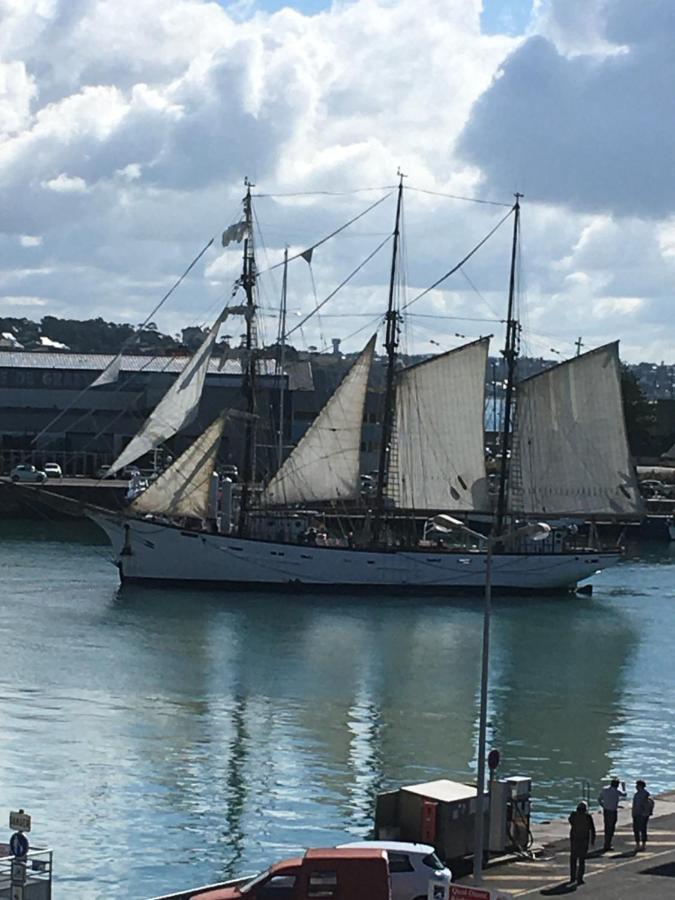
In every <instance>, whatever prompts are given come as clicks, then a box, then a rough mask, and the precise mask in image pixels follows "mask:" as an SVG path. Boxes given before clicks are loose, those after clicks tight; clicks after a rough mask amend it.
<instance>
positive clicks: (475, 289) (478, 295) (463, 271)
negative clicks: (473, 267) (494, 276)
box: [460, 268, 497, 316]
mask: <svg viewBox="0 0 675 900" xmlns="http://www.w3.org/2000/svg"><path fill="white" fill-rule="evenodd" d="M460 271H461V273H462V275H463V276H464V278H465V279H466V280H467V281H468V283H469V285H470V287H471V288H472V290H473V291H474V292H475V294H476V296H477V297H479V298H480V299H481V300H482V301H483V303H484V304H485V305H486V306H487V308H488V309H489V310H490V312H491V313H492V315H493V316H496V315H497V313H496V312H495V310H494V308H493V306H492V304H491V303H490V302H489V301H488V300H487V299H486V298H485V297H484V296H483V295H482V294H481V292H480V291H479V290H478V288H477V287H476V285H475V284H474V283H473V281H472V280H471V279H470V278H469V276H468V275H467V273H466V270H465V269H464V268H462V269H460Z"/></svg>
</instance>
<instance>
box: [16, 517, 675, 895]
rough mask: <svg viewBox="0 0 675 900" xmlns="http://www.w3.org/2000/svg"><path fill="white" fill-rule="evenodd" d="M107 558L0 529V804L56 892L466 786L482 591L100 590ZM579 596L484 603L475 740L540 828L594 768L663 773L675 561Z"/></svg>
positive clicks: (48, 537)
mask: <svg viewBox="0 0 675 900" xmlns="http://www.w3.org/2000/svg"><path fill="white" fill-rule="evenodd" d="M638 552H639V555H638ZM108 560H109V554H108V551H107V546H106V544H105V542H104V540H103V539H102V538H99V535H98V532H97V531H96V529H95V528H94V527H93V526H91V527H90V526H88V525H86V524H80V523H75V524H74V523H63V522H3V523H0V575H1V582H0V584H1V587H0V592H1V593H0V631H1V632H2V652H1V653H0V682H1V688H2V690H1V697H0V726H1V727H0V797H1V798H2V799H1V801H0V816H3V815H6V812H5V813H3V812H2V809H4V810H5V811H7V810H9V808H13V809H15V808H18V807H23V808H25V809H27V810H28V811H29V812H30V813H32V815H33V820H34V826H33V834H32V839H33V842H34V843H36V844H38V845H45V844H48V845H50V846H52V847H54V849H55V851H56V856H55V871H56V875H57V879H58V880H57V891H56V898H57V900H60V898H61V900H63V898H78V900H79V898H85V900H88V898H104V897H105V898H129V900H137V898H138V900H140V898H146V897H150V896H152V895H153V894H157V893H160V892H162V891H165V892H168V891H169V890H178V889H180V888H183V887H189V886H191V885H194V884H204V883H208V882H211V881H214V880H218V879H222V878H225V877H228V876H231V875H235V874H239V873H241V872H249V871H253V870H257V869H259V868H260V867H261V866H262V865H264V864H266V863H268V862H270V861H273V860H275V859H278V858H281V857H283V856H284V855H288V854H289V853H290V852H291V851H295V850H297V849H298V848H303V847H306V846H310V845H313V846H318V845H327V844H328V845H329V844H332V843H334V842H336V841H339V840H345V839H348V838H350V837H357V836H361V835H365V834H366V833H367V832H368V829H369V827H370V825H371V821H372V810H373V799H374V795H375V793H376V792H377V791H378V790H380V789H383V788H389V787H396V786H398V785H400V784H410V783H415V782H420V781H426V780H430V779H433V778H437V777H442V776H447V777H450V778H454V779H457V780H464V779H466V780H470V779H471V778H472V776H473V774H474V772H475V759H474V747H475V733H476V724H477V723H476V717H477V691H478V682H479V666H480V646H481V627H482V610H481V605H480V601H478V600H476V599H468V598H467V599H466V600H464V601H463V600H461V599H459V600H458V599H456V598H455V599H452V600H448V601H446V600H442V599H438V600H429V599H424V600H419V601H414V600H411V599H403V598H395V597H392V598H388V599H382V598H378V599H374V600H364V599H363V598H361V599H357V598H354V599H350V598H345V597H339V598H335V597H328V596H321V595H319V594H317V595H314V596H302V597H297V598H294V597H292V596H282V597H275V596H273V595H267V596H266V595H264V594H225V593H209V592H193V591H189V590H185V591H168V590H148V589H139V588H125V589H124V590H120V589H119V587H118V583H117V573H116V570H115V569H114V568H113V567H112V565H111V564H110V562H109V561H108ZM594 586H595V593H594V596H593V597H592V598H587V597H584V598H566V599H561V600H559V599H553V600H552V599H541V600H539V599H536V598H535V599H527V600H525V599H523V600H517V599H509V600H501V599H499V598H497V600H496V601H495V615H494V620H493V654H492V668H491V681H492V686H491V692H490V720H491V731H492V736H491V743H492V744H493V745H494V746H497V747H499V748H500V750H501V752H502V760H503V764H502V774H527V775H531V776H532V778H533V781H534V791H535V812H536V814H537V816H538V817H539V818H546V817H549V816H551V815H555V814H559V813H561V812H564V811H566V810H568V809H569V807H570V804H572V803H574V802H576V801H577V799H578V798H579V795H580V791H581V785H582V782H583V781H584V780H589V781H590V782H591V783H592V785H593V790H594V791H595V790H596V789H597V788H598V787H599V785H600V782H601V780H602V778H603V777H605V776H606V775H607V774H608V773H610V772H617V773H618V774H619V775H620V776H621V777H623V778H625V779H626V780H627V781H628V780H630V779H634V778H635V777H638V776H642V777H644V778H645V779H646V780H647V782H648V784H649V786H650V788H652V789H656V790H658V789H663V788H667V787H668V788H672V787H675V775H674V774H673V773H675V696H674V694H675V690H674V687H673V686H674V685H675V659H674V656H675V654H674V651H673V647H674V646H675V555H673V552H672V551H669V549H668V547H667V546H666V545H661V546H651V547H649V548H648V549H647V548H645V547H642V548H641V549H640V550H639V551H636V552H634V553H633V554H632V555H631V558H629V559H627V560H626V561H624V562H622V563H621V564H620V565H619V566H617V567H616V568H615V569H612V570H610V571H608V572H606V573H603V574H602V575H600V576H597V577H596V578H595V579H594ZM5 834H7V832H5ZM2 839H3V837H2V832H0V840H2Z"/></svg>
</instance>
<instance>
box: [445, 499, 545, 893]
mask: <svg viewBox="0 0 675 900" xmlns="http://www.w3.org/2000/svg"><path fill="white" fill-rule="evenodd" d="M431 522H432V525H433V528H434V529H435V530H436V531H441V532H446V533H449V532H450V531H452V530H454V529H459V530H461V531H464V532H466V533H467V534H470V535H472V536H473V537H478V538H480V539H481V540H483V541H485V542H486V553H485V605H484V607H483V651H482V656H481V680H480V714H479V722H478V748H477V759H478V772H477V777H476V828H475V832H474V840H473V882H474V884H482V882H483V848H484V844H485V840H484V837H485V836H484V831H485V822H484V800H485V749H486V746H485V745H486V735H487V697H488V675H489V663H490V617H491V615H492V554H493V550H494V547H495V545H496V544H502V543H504V542H505V541H510V540H511V539H512V538H519V537H529V538H530V539H531V540H533V541H541V540H544V538H546V537H547V536H548V535H549V534H550V533H551V526H550V525H548V524H547V523H546V522H531V523H529V524H528V525H523V526H521V527H519V528H512V529H510V530H509V531H505V532H503V533H502V534H491V535H489V537H486V536H485V535H483V534H480V533H479V532H477V531H473V529H471V528H468V527H467V526H466V525H465V524H464V522H462V521H461V520H460V519H455V518H454V517H453V516H449V515H446V514H445V513H440V514H439V515H437V516H434V518H433V519H432V520H431Z"/></svg>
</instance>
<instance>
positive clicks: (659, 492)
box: [639, 478, 672, 500]
mask: <svg viewBox="0 0 675 900" xmlns="http://www.w3.org/2000/svg"><path fill="white" fill-rule="evenodd" d="M639 488H640V494H641V495H642V496H643V497H644V498H645V499H647V500H649V499H650V498H652V497H670V496H671V492H672V488H671V486H670V485H669V484H664V483H663V482H662V481H655V480H654V479H651V478H648V479H646V480H645V481H641V482H640V483H639Z"/></svg>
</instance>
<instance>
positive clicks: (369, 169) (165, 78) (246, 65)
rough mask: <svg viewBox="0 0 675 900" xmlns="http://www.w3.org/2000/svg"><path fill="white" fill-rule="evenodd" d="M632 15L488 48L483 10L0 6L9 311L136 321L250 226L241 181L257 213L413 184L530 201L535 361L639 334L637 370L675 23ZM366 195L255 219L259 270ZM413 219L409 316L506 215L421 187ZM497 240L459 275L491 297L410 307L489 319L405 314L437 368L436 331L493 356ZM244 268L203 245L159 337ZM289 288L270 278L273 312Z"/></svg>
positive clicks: (651, 336) (310, 292)
mask: <svg viewBox="0 0 675 900" xmlns="http://www.w3.org/2000/svg"><path fill="white" fill-rule="evenodd" d="M635 8H636V4H634V3H632V2H629V0H588V2H586V3H584V4H569V3H567V2H557V0H549V2H540V3H538V4H537V8H536V15H535V16H534V18H533V20H532V23H531V26H530V29H529V30H528V33H527V35H526V36H525V37H524V38H513V37H511V36H508V35H485V34H482V33H481V31H480V12H481V2H480V0H419V2H418V3H416V4H412V3H409V2H407V0H354V2H351V3H336V4H334V5H332V6H331V7H330V8H327V9H325V10H324V11H323V12H321V13H319V14H317V15H313V16H305V15H301V14H300V13H298V12H297V11H294V10H293V9H290V8H285V9H282V10H280V11H279V12H277V13H274V14H273V15H270V14H266V13H264V12H257V13H253V12H251V14H248V13H247V12H246V10H244V9H243V8H242V7H240V8H238V9H237V11H236V14H235V11H234V9H233V8H231V9H230V11H229V12H228V11H227V10H226V9H225V8H224V7H223V5H218V4H216V3H213V2H206V0H116V2H115V3H114V4H113V3H110V2H107V0H69V2H67V3H66V2H57V0H21V2H19V0H11V2H10V0H0V15H2V17H3V29H2V31H1V32H0V58H2V59H3V60H4V62H3V64H2V68H0V113H2V116H0V119H2V121H3V122H4V123H5V128H6V132H7V133H6V135H5V137H4V140H3V141H2V143H1V144H0V203H1V204H2V208H3V211H4V223H3V228H4V232H5V234H6V235H8V239H7V241H6V242H3V241H2V239H1V236H0V283H1V284H2V289H3V290H4V291H5V292H7V296H10V297H16V296H19V294H20V293H21V292H24V291H25V292H26V294H27V295H28V294H30V296H32V297H33V298H41V297H44V296H49V297H51V298H53V299H52V300H50V301H49V302H50V304H52V305H53V306H54V308H55V309H58V310H59V311H60V312H63V314H67V315H90V314H94V315H102V316H104V317H106V316H107V317H109V318H114V317H116V316H125V317H128V318H130V319H131V320H132V321H140V320H141V319H142V318H143V317H144V315H145V314H146V312H147V311H148V310H149V309H150V308H151V307H152V306H153V305H154V303H155V302H156V301H157V299H158V297H159V296H161V294H162V293H163V292H164V290H166V289H167V288H168V287H169V286H170V285H171V284H172V283H173V281H174V280H175V278H177V277H178V276H179V275H180V273H181V272H182V271H183V269H184V268H185V267H186V265H187V264H188V263H189V261H190V260H191V259H192V258H193V257H194V256H195V255H196V253H197V252H198V251H199V250H200V249H201V247H203V246H204V244H205V243H206V241H207V240H208V238H209V237H211V236H217V235H219V234H220V232H221V231H222V229H223V228H224V227H225V226H227V225H228V224H230V223H231V222H233V221H236V219H237V218H238V217H239V215H240V209H241V207H240V197H241V193H242V181H243V177H244V176H245V175H248V176H250V177H251V178H252V180H253V181H254V182H255V183H256V185H257V187H256V188H255V192H260V193H270V192H274V191H283V192H294V191H311V190H321V191H348V190H351V189H356V188H363V187H370V186H382V185H391V184H392V183H393V182H395V172H396V170H397V168H398V166H401V167H402V169H403V170H404V171H405V172H406V173H407V174H408V176H409V178H408V180H407V184H408V185H409V186H411V187H417V188H425V189H430V190H431V191H439V192H445V193H450V194H456V195H457V194H458V195H473V194H476V193H478V194H479V195H480V196H483V197H489V198H492V199H496V200H500V201H506V202H509V198H510V197H511V194H512V192H513V190H515V189H517V188H521V189H522V190H523V191H524V193H525V194H526V197H525V201H524V205H523V237H524V261H525V274H526V283H527V302H526V303H524V304H523V311H524V317H525V319H527V320H529V322H530V324H531V327H532V329H533V334H534V332H536V333H537V335H538V337H537V340H541V341H543V342H544V343H546V342H547V341H548V342H549V343H550V339H549V337H548V335H549V332H551V339H552V340H556V341H559V342H560V343H566V344H569V345H570V346H571V342H572V341H573V340H574V339H576V337H577V336H578V333H579V331H580V329H581V330H582V331H586V332H587V333H586V335H585V337H584V340H585V342H586V343H588V344H590V343H591V342H592V341H595V340H596V339H597V340H598V341H600V340H605V339H611V338H613V337H617V336H619V337H620V336H621V329H622V328H628V327H629V328H630V337H631V342H630V352H631V353H634V354H635V355H636V356H639V355H641V353H643V352H644V353H647V352H648V351H649V352H653V350H654V348H655V347H656V346H658V345H659V344H658V342H659V341H661V340H662V341H664V342H666V341H667V340H668V339H669V338H668V336H669V335H670V339H671V344H672V343H673V342H672V337H673V335H672V333H671V332H670V331H669V329H670V327H671V326H670V325H668V326H667V327H664V324H663V323H664V321H668V316H667V309H668V306H667V304H668V303H669V302H670V285H671V284H672V283H673V276H674V275H675V272H674V271H673V269H674V267H675V249H673V248H675V238H674V237H673V233H674V232H673V224H672V223H673V221H675V208H674V207H675V188H674V187H673V182H672V179H669V178H668V173H669V168H670V160H671V158H672V153H673V150H675V147H673V137H674V135H675V124H674V123H673V122H672V121H671V118H672V117H671V116H670V115H669V113H668V111H669V110H670V108H671V106H672V102H671V101H672V85H673V84H675V78H674V77H673V76H675V72H674V71H673V67H674V66H675V62H674V61H673V59H672V53H671V52H670V49H669V47H670V44H669V38H672V36H673V18H672V16H671V14H670V11H669V10H670V7H669V5H668V4H665V3H659V2H656V0H652V2H651V4H650V10H649V15H647V14H645V13H640V12H639V11H637V12H636V11H635ZM377 196H378V193H377V192H373V193H362V194H355V195H341V196H334V197H327V196H319V197H312V198H308V197H304V198H302V199H286V200H281V199H279V200H272V199H262V198H261V199H258V200H256V201H255V203H256V215H257V217H258V220H259V222H260V224H261V228H262V230H263V233H264V235H265V241H266V247H265V248H263V247H262V246H260V247H259V251H260V265H261V268H264V267H265V266H266V265H268V264H269V262H270V261H275V262H276V261H278V259H279V258H280V255H281V252H282V250H283V246H284V244H286V243H289V244H291V245H292V246H294V247H295V246H297V247H303V246H307V245H308V244H309V243H311V242H312V241H314V240H316V239H317V237H319V236H321V235H325V234H327V233H329V232H330V231H331V230H332V229H333V228H335V227H337V226H338V225H340V224H341V223H342V222H344V221H345V220H347V219H348V218H350V217H351V216H353V215H355V214H356V212H358V211H359V210H360V209H363V208H365V206H367V205H368V203H369V202H372V201H373V200H374V199H375V198H376V197H377ZM393 201H394V198H393V197H392V198H390V199H389V200H387V201H386V203H384V204H383V205H382V206H381V207H379V208H378V210H377V211H376V212H374V213H373V214H372V215H371V216H369V217H368V218H366V219H363V220H362V221H361V222H359V223H357V225H355V226H353V228H352V229H350V230H349V231H348V232H345V233H344V234H343V235H341V236H340V238H338V239H336V240H335V241H334V242H331V243H330V244H327V245H325V246H324V247H323V248H322V249H321V250H320V252H318V253H317V255H316V257H315V260H314V263H313V271H314V276H315V286H316V296H315V293H314V288H313V286H312V284H311V282H310V280H309V273H308V271H307V269H306V267H305V264H304V263H302V264H301V265H299V266H296V268H294V269H293V270H292V271H291V273H290V279H291V288H290V290H291V294H292V296H291V298H290V301H289V302H290V303H291V305H292V306H293V307H294V308H295V309H301V310H303V311H306V310H309V309H311V308H312V307H313V306H314V304H315V302H316V300H317V299H321V298H322V297H323V296H325V295H326V294H327V293H328V292H329V291H330V290H331V289H332V288H334V287H335V285H336V283H337V282H339V281H341V280H342V279H344V278H345V277H347V276H348V275H349V273H350V272H351V271H352V270H353V269H354V268H355V266H356V265H357V264H358V263H359V262H360V260H361V259H363V258H364V257H365V255H366V254H367V253H369V252H370V251H371V250H372V249H373V248H374V246H376V244H377V243H378V242H379V241H380V240H381V239H382V236H383V235H384V234H385V233H386V232H388V231H390V230H391V222H392V214H393ZM405 211H406V215H405V224H406V229H405V233H406V247H407V257H408V268H407V279H408V285H409V288H408V296H414V294H415V293H416V292H418V291H420V290H422V289H423V288H425V287H427V286H428V285H429V284H430V283H431V282H432V281H433V280H434V279H435V278H436V277H438V276H439V275H440V274H442V273H443V272H444V271H447V269H449V268H450V267H451V266H452V265H453V264H454V263H456V262H457V261H458V259H459V258H460V257H461V256H462V255H463V254H464V253H466V252H467V251H468V250H469V249H471V247H472V246H473V245H475V244H476V243H477V242H478V241H479V240H480V239H481V238H482V237H483V236H484V235H485V233H486V232H487V231H488V230H489V228H491V227H492V226H493V225H494V224H495V223H496V221H497V219H498V218H499V217H500V216H501V215H502V214H503V213H504V212H505V210H502V209H500V208H493V207H474V206H472V205H467V204H461V203H458V202H457V201H451V200H448V199H444V198H439V197H438V196H435V195H434V194H424V193H419V192H415V191H412V190H411V191H408V192H407V194H406V205H405ZM509 229H510V223H507V224H506V226H505V227H503V228H502V229H501V230H500V232H498V234H497V235H496V237H495V239H494V240H493V241H492V242H491V243H490V244H488V245H486V247H485V248H484V250H483V251H481V253H480V254H479V255H478V256H476V257H475V258H474V259H472V260H471V262H470V263H469V264H468V265H467V267H466V273H467V274H468V275H469V277H470V278H471V281H472V282H473V285H475V287H476V289H477V290H478V292H479V293H476V291H475V290H474V288H473V287H472V285H471V284H469V283H468V282H467V281H466V280H465V279H464V278H463V277H462V276H461V274H458V275H457V276H455V277H454V278H453V279H451V280H450V281H448V282H447V283H445V284H444V285H443V286H442V287H441V288H440V289H439V290H438V291H435V292H433V293H432V294H430V295H429V296H428V297H426V298H425V299H424V300H421V301H420V302H419V304H417V305H416V306H415V307H413V310H412V311H413V312H415V313H425V314H428V315H432V314H439V313H441V312H446V313H451V314H453V315H456V316H458V317H463V319H466V318H472V319H490V320H492V321H489V322H482V321H477V322H465V321H463V320H458V321H443V320H432V319H424V318H422V317H421V316H420V317H417V316H416V317H414V318H412V319H411V320H410V323H409V327H408V329H407V331H408V337H409V342H410V345H411V346H413V347H415V346H417V347H424V348H426V349H428V343H429V340H440V337H439V332H440V331H441V330H443V329H445V330H446V331H447V333H448V335H449V337H448V340H450V341H452V342H454V341H455V338H454V335H455V334H456V333H467V336H470V337H473V336H476V335H477V334H478V333H481V332H485V331H487V330H491V331H494V332H495V334H496V335H497V336H498V337H499V335H500V325H499V322H498V321H494V320H495V319H499V318H502V317H503V314H504V302H505V300H504V295H505V286H506V269H507V266H508V256H509V243H510V235H509ZM32 235H40V236H41V240H42V241H43V243H39V244H37V243H32V244H31V243H30V241H31V240H32V238H31V236H32ZM36 240H37V239H36ZM17 241H19V242H20V243H21V244H22V246H31V247H32V248H33V249H32V251H31V263H32V264H34V267H33V269H31V270H30V271H29V270H26V269H23V270H17V269H15V268H14V267H15V266H16V259H15V256H14V254H15V248H16V242H17ZM26 241H28V243H26ZM263 249H265V250H266V251H267V259H266V258H265V253H264V252H263ZM388 253H389V250H388V248H385V250H383V251H382V252H381V253H380V254H379V255H378V256H377V257H376V258H375V259H374V260H373V261H372V263H370V264H369V265H368V266H367V267H366V268H364V270H363V271H362V272H360V273H359V275H358V276H356V277H355V279H354V280H353V282H351V283H350V285H349V287H348V288H345V290H344V291H343V292H342V293H341V294H340V295H339V296H338V298H336V300H335V301H332V302H331V304H329V305H328V306H327V307H326V308H325V317H324V318H323V319H321V320H320V321H319V320H318V319H317V320H312V321H311V322H310V323H308V324H307V326H306V327H305V328H304V329H303V332H304V334H305V337H306V341H307V343H314V344H319V343H320V342H321V335H322V334H323V336H324V337H329V336H333V334H335V335H336V336H337V335H340V334H342V335H348V334H350V333H352V332H355V331H356V330H357V329H358V328H359V327H360V325H361V324H363V322H364V321H367V320H365V318H361V319H359V318H358V316H356V315H354V316H353V317H350V318H344V319H338V318H331V317H332V316H334V315H336V314H337V313H342V312H349V313H354V314H356V313H359V314H360V313H363V314H366V313H367V314H371V313H372V315H373V317H374V316H375V315H376V314H377V313H378V312H379V311H381V310H382V308H383V304H384V302H385V300H386V280H387V277H388V268H389V261H388ZM237 266H238V262H237V258H236V253H233V252H226V253H223V252H222V251H221V250H220V249H216V248H215V247H214V248H212V249H211V250H210V251H209V252H208V254H207V255H206V256H205V257H204V260H203V262H202V263H201V264H200V265H199V266H197V267H196V268H195V270H194V271H193V272H192V273H191V275H190V276H189V277H188V279H186V281H185V283H184V284H183V285H182V286H181V288H180V289H179V290H178V291H177V292H176V294H175V297H174V298H172V301H171V303H170V305H167V307H166V309H165V311H163V313H162V315H163V316H164V318H161V317H160V319H159V321H158V324H159V326H160V327H163V328H166V330H167V331H176V330H177V329H178V328H180V327H181V325H186V324H189V323H190V322H191V321H193V320H196V321H200V322H201V321H203V319H204V318H205V317H206V314H207V312H208V311H209V310H211V309H212V308H213V309H215V308H216V307H217V305H218V303H219V302H222V298H223V297H225V296H227V295H228V294H229V287H230V284H231V280H232V278H233V277H234V275H235V272H236V269H237ZM303 267H304V268H303ZM278 275H279V273H277V276H278ZM279 284H280V278H279V277H275V278H272V277H269V278H264V279H263V280H262V281H261V288H262V291H263V301H264V302H265V303H266V304H267V306H268V307H270V308H273V307H274V306H275V304H276V305H278V296H279V294H278V292H279ZM45 302H46V301H45ZM631 303H633V304H634V306H633V307H632V308H631V306H630V305H631ZM628 321H629V322H630V325H629V326H628V325H627V324H626V323H627V322H628ZM657 323H660V325H659V324H657ZM659 327H660V332H659V333H658V334H657V329H658V328H659ZM673 327H674V328H675V326H673ZM269 331H270V335H271V337H272V338H273V337H274V334H275V326H274V323H273V322H272V321H271V320H270V322H269ZM617 332H618V334H617ZM364 334H365V332H363V333H362V334H359V335H357V336H356V337H355V338H354V339H353V344H354V346H355V345H356V344H357V343H358V342H359V341H361V340H362V337H363V336H364ZM553 346H555V344H553ZM641 348H642V349H641ZM670 352H671V353H672V351H670ZM665 355H666V357H667V355H668V353H666V354H665Z"/></svg>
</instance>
